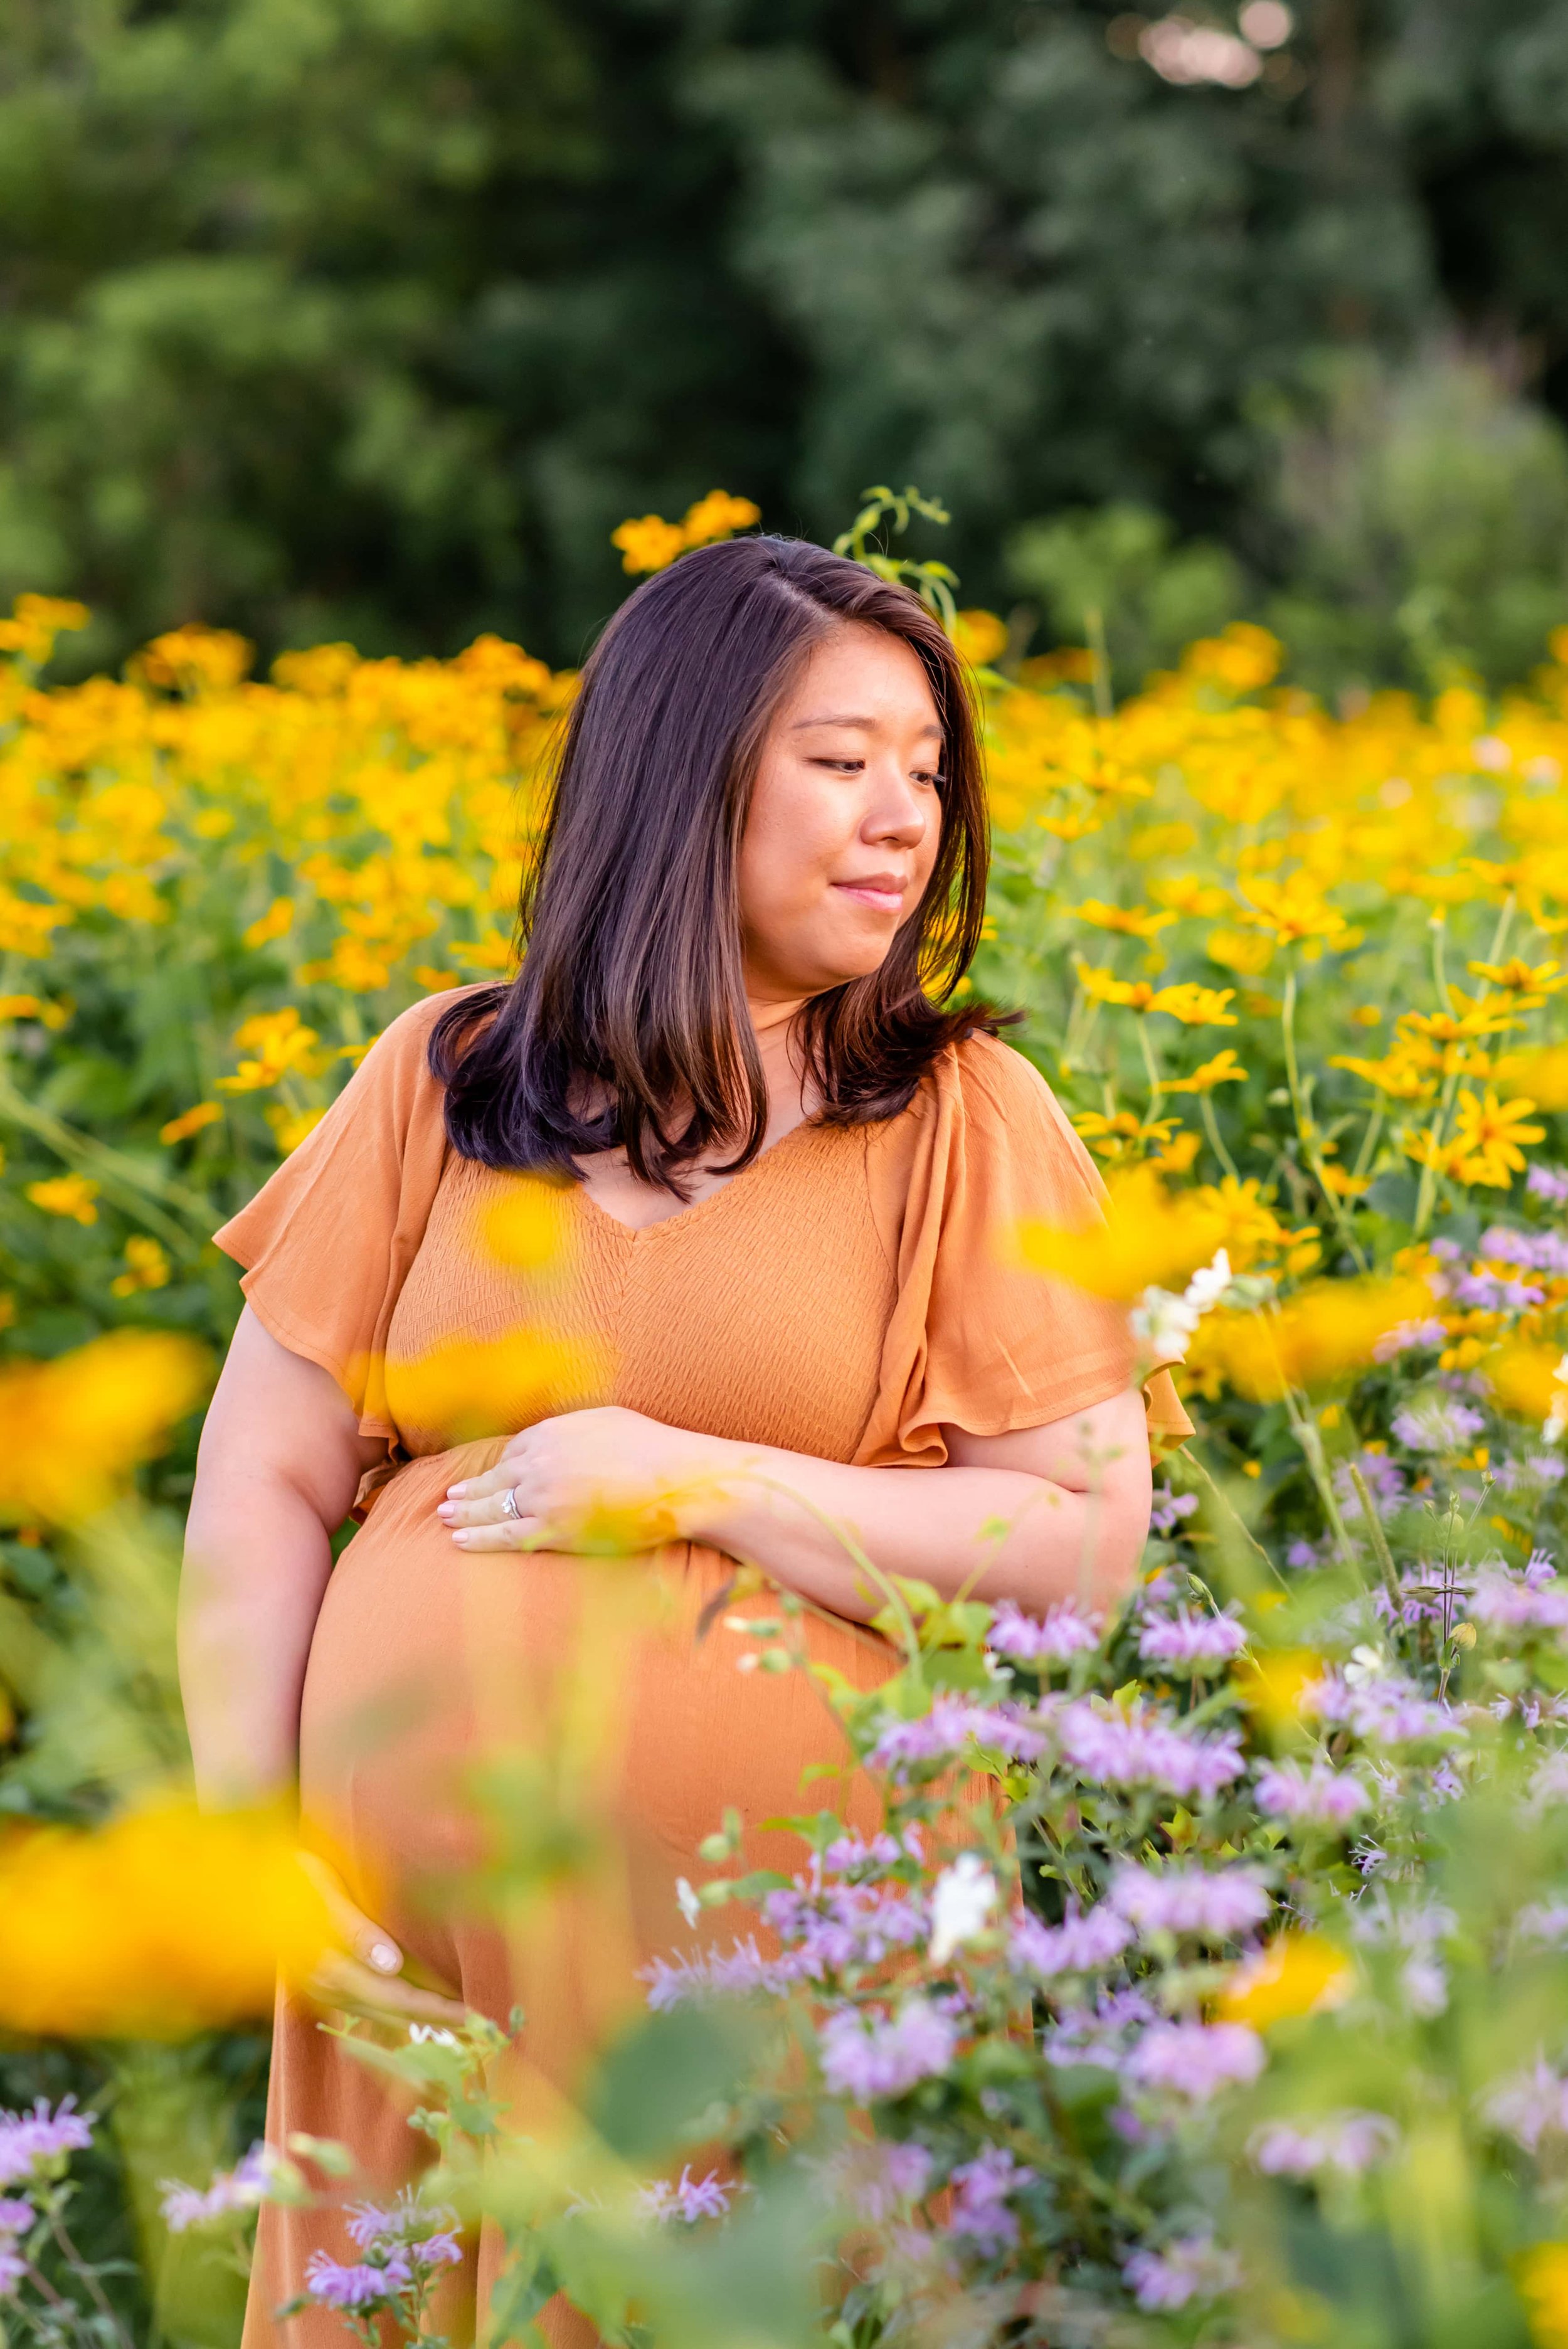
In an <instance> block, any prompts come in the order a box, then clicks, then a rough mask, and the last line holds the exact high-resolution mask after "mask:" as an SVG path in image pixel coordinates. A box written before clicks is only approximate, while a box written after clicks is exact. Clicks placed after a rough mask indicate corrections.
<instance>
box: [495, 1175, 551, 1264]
mask: <svg viewBox="0 0 1568 2349" xmlns="http://www.w3.org/2000/svg"><path fill="white" fill-rule="evenodd" d="M570 1214H571V1195H570V1193H569V1192H568V1190H567V1187H566V1185H564V1184H563V1183H547V1182H545V1181H544V1180H543V1179H542V1176H540V1175H537V1174H514V1175H512V1176H511V1177H509V1178H508V1179H507V1182H506V1187H505V1189H504V1191H503V1192H502V1194H501V1195H500V1198H499V1199H496V1200H494V1201H492V1202H491V1204H490V1206H487V1207H485V1208H483V1209H482V1210H481V1211H480V1245H481V1246H482V1247H483V1248H484V1250H485V1252H486V1254H487V1255H489V1256H491V1257H494V1258H495V1259H496V1261H497V1263H498V1264H507V1265H511V1266H512V1267H513V1268H515V1269H516V1270H517V1271H519V1272H543V1271H546V1270H548V1268H550V1266H552V1264H554V1263H556V1262H557V1261H558V1260H559V1258H560V1257H561V1255H562V1251H563V1250H564V1248H565V1247H566V1243H567V1238H568V1237H569V1233H570V1224H569V1222H568V1218H569V1216H570Z"/></svg>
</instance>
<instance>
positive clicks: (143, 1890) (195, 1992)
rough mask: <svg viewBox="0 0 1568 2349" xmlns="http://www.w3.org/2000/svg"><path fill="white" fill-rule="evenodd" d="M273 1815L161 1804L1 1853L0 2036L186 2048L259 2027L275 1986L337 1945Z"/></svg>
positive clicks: (18, 1840) (20, 1837)
mask: <svg viewBox="0 0 1568 2349" xmlns="http://www.w3.org/2000/svg"><path fill="white" fill-rule="evenodd" d="M332 1938H333V1937H332V1932H331V1929H330V1926H329V1923H328V1920H327V1916H326V1911H325V1907H324V1905H323V1902H322V1899H321V1896H320V1894H319V1893H318V1892H317V1891H316V1890H315V1887H314V1886H313V1884H312V1883H311V1881H310V1879H309V1878H308V1877H307V1876H306V1874H305V1872H304V1869H303V1868H301V1867H300V1865H299V1860H298V1857H297V1848H296V1845H295V1841H294V1832H293V1829H292V1826H291V1824H290V1822H289V1819H288V1817H287V1816H286V1814H285V1812H284V1809H283V1807H282V1806H279V1807H278V1808H277V1809H276V1810H275V1811H273V1810H266V1811H224V1812H215V1813H203V1812H201V1811H199V1810H198V1809H197V1808H196V1806H195V1805H194V1803H192V1802H191V1801H188V1800H181V1799H178V1798H176V1799H166V1800H164V1801H162V1802H159V1803H156V1804H151V1805H149V1806H147V1807H146V1808H144V1809H141V1810H138V1811H133V1812H131V1813H129V1815H128V1816H125V1817H123V1818H119V1819H117V1820H114V1821H113V1822H112V1823H111V1824H110V1825H109V1826H105V1827H98V1828H94V1829H89V1830H86V1831H84V1830H83V1829H81V1828H77V1827H57V1826H46V1827H21V1828H15V1829H13V1830H12V1831H11V1832H10V1833H9V1834H8V1835H7V1836H6V1837H5V1838H4V1839H3V1840H0V2026H3V2027H4V2028H5V2029H6V2030H7V2031H11V2032H20V2033H26V2035H28V2036H29V2037H40V2036H47V2037H51V2038H55V2037H61V2038H70V2039H109V2038H114V2039H178V2038H186V2037H189V2036H190V2035H191V2033H194V2032H198V2031H212V2030H221V2029H223V2028H225V2027H229V2026H232V2025H233V2024H235V2023H242V2022H247V2021H252V2020H256V2021H259V2020H260V2019H261V2018H262V2017H263V2016H264V2015H266V2014H268V2013H270V2012H271V2010H272V2004H273V1992H274V1986H275V1983H276V1979H277V1976H278V1974H279V1972H280V1971H281V1972H283V1973H284V1975H285V1976H288V1977H290V1978H292V1979H294V1980H299V1979H302V1978H304V1977H306V1976H308V1975H309V1973H310V1972H311V1971H313V1969H314V1967H315V1963H316V1961H317V1960H318V1959H319V1957H320V1956H321V1954H322V1953H323V1951H325V1949H326V1948H327V1946H328V1945H329V1943H330V1942H331V1940H332Z"/></svg>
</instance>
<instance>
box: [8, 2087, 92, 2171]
mask: <svg viewBox="0 0 1568 2349" xmlns="http://www.w3.org/2000/svg"><path fill="white" fill-rule="evenodd" d="M95 2118H96V2116H95V2115H93V2114H91V2113H78V2112H77V2110H76V2100H75V2098H74V2097H72V2096H67V2097H65V2098H64V2099H63V2100H62V2101H61V2102H60V2103H59V2104H58V2105H56V2106H53V2107H51V2106H49V2105H47V2104H46V2102H45V2100H44V2098H43V2097H42V2096H40V2097H39V2098H38V2100H37V2102H36V2105H35V2106H33V2109H32V2111H31V2112H30V2113H0V2186H17V2185H20V2184H21V2183H22V2181H23V2180H24V2179H25V2178H35V2177H50V2176H53V2175H54V2174H55V2172H56V2171H57V2169H58V2168H60V2167H61V2166H62V2165H63V2164H64V2163H65V2162H66V2161H67V2160H68V2158H69V2157H70V2156H71V2155H72V2154H73V2153H85V2152H86V2150H87V2148H88V2146H89V2145H91V2143H92V2141H93V2126H94V2121H95Z"/></svg>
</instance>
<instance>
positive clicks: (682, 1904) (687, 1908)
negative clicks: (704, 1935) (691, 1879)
mask: <svg viewBox="0 0 1568 2349" xmlns="http://www.w3.org/2000/svg"><path fill="white" fill-rule="evenodd" d="M676 1906H677V1907H678V1908H679V1909H680V1912H681V1915H682V1916H683V1917H684V1918H685V1919H686V1923H687V1924H688V1925H695V1924H696V1920H697V1919H698V1918H699V1917H700V1916H701V1915H702V1902H701V1901H700V1900H699V1899H697V1897H696V1893H695V1892H694V1891H693V1890H692V1889H691V1886H690V1885H689V1884H688V1883H687V1882H686V1878H685V1877H684V1876H677V1877H676Z"/></svg>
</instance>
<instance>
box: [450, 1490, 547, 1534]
mask: <svg viewBox="0 0 1568 2349" xmlns="http://www.w3.org/2000/svg"><path fill="white" fill-rule="evenodd" d="M509 1500H511V1504H512V1506H511V1507H509V1506H507V1504H508V1501H509ZM436 1514H437V1516H438V1517H439V1518H440V1520H441V1523H442V1524H443V1525H444V1526H507V1525H511V1526H514V1525H517V1524H518V1523H519V1522H520V1521H521V1519H522V1518H523V1517H532V1516H537V1515H538V1511H537V1510H536V1509H534V1508H533V1507H532V1506H531V1504H530V1502H529V1500H528V1498H527V1496H526V1495H525V1494H524V1493H523V1490H522V1488H521V1485H505V1486H504V1487H503V1488H502V1490H501V1491H500V1492H499V1493H481V1494H477V1495H476V1494H469V1495H467V1496H466V1497H465V1498H464V1499H463V1500H460V1501H443V1502H442V1503H441V1505H440V1506H439V1508H438V1510H437V1512H436Z"/></svg>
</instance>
